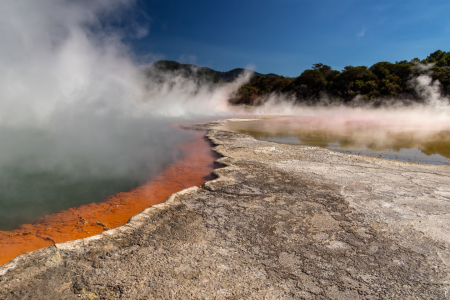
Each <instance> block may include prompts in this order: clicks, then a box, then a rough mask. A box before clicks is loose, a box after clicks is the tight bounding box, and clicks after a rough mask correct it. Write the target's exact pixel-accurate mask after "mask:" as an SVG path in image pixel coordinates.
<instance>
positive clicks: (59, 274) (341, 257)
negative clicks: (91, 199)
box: [0, 122, 450, 299]
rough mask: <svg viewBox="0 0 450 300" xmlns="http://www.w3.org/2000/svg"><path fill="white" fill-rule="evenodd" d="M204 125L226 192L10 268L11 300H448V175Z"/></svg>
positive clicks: (165, 206) (444, 170) (4, 280)
mask: <svg viewBox="0 0 450 300" xmlns="http://www.w3.org/2000/svg"><path fill="white" fill-rule="evenodd" d="M223 123H224V122H213V123H208V124H203V125H198V126H197V128H207V129H208V133H207V137H208V138H209V139H210V140H211V141H212V143H214V145H215V148H214V149H215V151H216V152H218V153H219V154H221V155H222V156H223V157H222V158H220V159H219V160H218V161H219V162H220V163H222V164H224V165H225V166H226V167H224V168H221V169H216V170H215V171H214V173H215V174H216V175H217V176H218V178H217V179H216V180H213V181H208V182H206V183H205V184H204V185H202V186H201V187H192V188H189V189H186V190H183V191H181V192H179V193H176V194H174V195H172V196H171V197H170V198H169V199H168V200H167V201H166V202H165V203H162V204H159V205H156V206H153V207H151V208H149V209H146V210H145V211H144V212H142V213H141V214H139V215H137V216H135V217H133V218H132V219H131V220H130V222H129V223H128V224H126V225H124V226H121V227H118V228H116V229H114V230H109V231H107V232H105V233H102V234H100V235H97V236H94V237H90V238H86V239H83V240H78V241H72V242H66V243H61V244H56V245H54V246H51V247H48V248H45V249H41V250H38V251H35V252H32V253H30V254H25V255H22V256H19V257H18V258H16V259H14V260H13V261H11V262H10V263H8V264H6V265H4V266H2V267H1V268H0V274H1V277H0V298H2V299H32V298H36V299H96V298H99V299H118V298H125V299H188V298H198V299H211V298H216V299H264V298H265V299H380V298H381V299H446V298H449V293H450V287H449V279H450V277H449V271H450V266H449V264H450V255H449V246H450V244H449V242H450V230H449V228H450V226H449V225H450V221H449V220H450V218H449V217H450V216H449V213H448V212H449V211H450V203H449V197H450V167H449V166H447V165H432V164H418V163H411V162H404V161H395V160H387V159H382V158H377V157H369V156H360V155H351V154H346V153H342V152H335V151H330V150H328V149H325V148H321V147H313V146H304V145H285V144H278V143H272V142H268V141H259V140H256V139H254V138H252V137H251V136H249V135H246V134H242V133H236V132H231V131H226V130H218V129H217V128H218V127H219V126H221V125H223Z"/></svg>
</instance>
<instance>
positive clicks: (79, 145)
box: [0, 0, 246, 230]
mask: <svg viewBox="0 0 450 300" xmlns="http://www.w3.org/2000/svg"><path fill="white" fill-rule="evenodd" d="M133 2H134V1H127V0H112V1H110V0H107V1H106V0H100V1H51V0H40V1H34V0H29V1H13V2H2V3H0V10H1V11H2V15H3V17H2V18H1V19H0V45H1V47H0V68H1V72H0V230H8V229H12V228H14V227H16V226H17V225H19V224H22V223H28V222H32V221H34V220H36V219H37V218H38V217H41V216H43V215H45V214H49V213H54V212H57V211H59V210H62V209H66V208H69V207H74V206H78V205H81V204H84V203H89V202H94V201H100V200H102V199H103V198H104V197H105V196H107V195H111V194H114V193H117V192H119V191H125V190H128V189H130V188H132V187H135V186H137V185H139V184H141V183H143V182H145V181H147V180H149V179H150V178H151V177H152V176H154V175H155V174H156V173H157V172H158V171H160V170H161V169H163V168H164V167H165V166H166V165H167V164H168V163H170V162H172V161H174V160H175V159H176V158H177V157H179V155H180V153H178V151H177V150H176V148H175V147H174V145H175V144H177V143H180V142H182V141H183V140H186V139H187V138H188V137H189V134H190V133H187V132H182V131H180V130H174V129H171V127H170V126H169V125H170V124H171V123H173V122H175V121H177V122H180V121H182V120H193V119H196V118H201V117H205V116H214V117H215V116H224V115H226V114H227V107H226V103H227V102H226V99H227V98H228V97H229V94H230V93H231V92H232V91H233V90H235V89H236V86H238V85H239V84H240V83H239V82H236V83H232V84H224V85H220V86H216V87H214V88H212V87H210V86H207V85H204V86H199V85H198V84H194V83H192V82H190V81H189V80H187V79H185V78H182V77H178V76H172V77H168V76H166V75H164V74H161V76H162V77H163V78H164V79H165V80H164V81H163V82H159V83H158V84H156V83H154V82H153V81H152V80H151V79H149V78H147V77H146V75H145V72H144V70H145V69H146V68H148V67H149V64H142V63H138V62H136V60H135V59H134V57H133V55H132V53H131V52H130V50H129V49H128V47H127V46H126V44H124V43H123V42H122V40H123V38H124V37H127V38H130V37H135V38H139V37H141V36H143V35H145V34H146V32H147V29H148V28H147V27H145V26H144V27H143V26H141V25H136V24H122V25H121V26H120V27H114V26H115V25H114V24H117V23H118V22H119V21H120V18H121V14H122V13H132V12H133V10H132V9H133ZM164 76H165V77H164ZM239 80H240V81H241V82H243V81H245V80H246V79H245V78H244V77H243V78H241V79H239ZM239 80H238V81H239Z"/></svg>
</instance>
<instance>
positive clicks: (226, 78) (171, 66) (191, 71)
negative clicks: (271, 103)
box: [152, 60, 278, 83]
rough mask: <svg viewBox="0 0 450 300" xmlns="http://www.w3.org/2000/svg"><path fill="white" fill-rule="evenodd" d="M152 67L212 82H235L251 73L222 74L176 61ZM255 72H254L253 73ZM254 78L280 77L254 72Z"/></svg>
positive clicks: (162, 61) (156, 63) (242, 71)
mask: <svg viewBox="0 0 450 300" xmlns="http://www.w3.org/2000/svg"><path fill="white" fill-rule="evenodd" d="M152 67H153V68H154V69H156V70H160V71H166V72H167V71H168V72H180V73H182V74H183V75H186V76H188V77H191V76H192V77H197V78H203V79H206V80H207V81H212V82H216V83H217V82H231V81H233V80H235V79H236V78H237V77H238V76H239V75H241V74H242V73H244V72H245V71H251V70H248V69H244V68H236V69H233V70H230V71H227V72H220V71H216V70H213V69H210V68H207V67H200V66H196V65H192V64H181V63H179V62H176V61H172V60H159V61H157V62H155V63H154V64H153V65H152ZM251 72H254V71H251ZM254 76H261V77H274V76H278V75H276V74H273V73H269V74H261V73H258V72H254Z"/></svg>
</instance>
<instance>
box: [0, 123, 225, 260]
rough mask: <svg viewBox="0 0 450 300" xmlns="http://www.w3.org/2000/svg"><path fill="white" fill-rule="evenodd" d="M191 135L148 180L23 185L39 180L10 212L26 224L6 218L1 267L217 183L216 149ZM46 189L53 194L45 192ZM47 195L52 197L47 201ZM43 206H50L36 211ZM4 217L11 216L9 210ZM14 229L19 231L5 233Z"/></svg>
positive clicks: (196, 134) (56, 181)
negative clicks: (214, 173)
mask: <svg viewBox="0 0 450 300" xmlns="http://www.w3.org/2000/svg"><path fill="white" fill-rule="evenodd" d="M178 131H180V130H178ZM183 131H185V130H183ZM185 134H186V135H187V136H188V138H186V136H185V139H182V142H180V143H179V144H177V145H175V146H174V147H172V149H170V148H167V149H165V151H166V152H172V154H173V153H178V154H177V155H176V156H173V155H172V159H173V160H172V161H171V162H168V163H165V164H164V166H165V167H164V168H163V169H161V168H160V167H161V166H162V165H161V164H158V165H157V167H158V169H157V170H159V173H157V174H156V175H155V176H152V178H150V179H148V180H147V181H146V182H140V181H138V180H124V179H123V178H115V180H110V181H108V180H100V179H97V180H93V181H92V182H87V181H83V182H81V183H78V182H73V180H71V181H69V182H71V186H70V187H71V188H69V187H67V186H66V185H65V184H64V181H63V180H64V179H61V178H58V177H57V176H56V175H54V176H51V177H48V176H47V177H43V178H41V179H39V178H32V179H31V181H25V182H23V183H18V184H20V185H22V186H26V185H27V184H30V182H33V181H34V182H36V181H37V182H38V183H39V184H38V183H35V184H34V185H33V186H32V187H29V188H28V189H26V190H24V191H20V193H21V194H20V197H23V198H25V199H24V201H23V202H20V203H19V204H14V205H15V208H16V211H13V210H11V211H10V214H12V215H13V216H16V215H20V214H21V213H23V214H25V216H24V217H23V218H21V219H19V220H20V221H23V220H24V222H22V223H20V224H21V225H20V226H19V227H17V228H15V227H14V226H15V225H17V224H18V223H19V222H20V221H17V220H14V218H6V220H13V221H14V222H7V221H5V220H3V225H4V226H3V227H4V228H0V265H2V264H4V263H6V262H8V261H10V260H11V259H13V258H14V257H16V256H17V255H20V254H23V253H26V252H29V251H33V250H37V249H40V248H44V247H47V246H50V245H53V244H55V243H61V242H65V241H70V240H76V239H80V238H85V237H88V236H92V235H95V234H98V233H101V232H103V231H104V230H108V229H113V228H116V227H118V226H121V225H123V224H125V223H126V222H127V221H128V220H129V218H130V217H132V216H134V215H136V214H138V213H140V212H142V211H143V210H144V209H145V208H147V207H149V206H151V205H155V204H158V203H161V202H164V201H165V200H167V198H168V197H169V196H170V195H171V194H173V193H176V192H178V191H180V190H183V189H185V188H188V187H191V186H200V185H202V184H203V183H204V182H205V181H206V180H209V179H211V176H210V175H209V174H210V173H211V171H212V170H213V169H214V160H215V159H217V156H216V154H215V153H214V152H213V151H212V150H211V147H210V145H209V142H208V141H206V140H205V139H204V137H203V136H204V132H193V131H185ZM153 153H154V151H153ZM166 158H167V156H166ZM155 167H156V166H155ZM90 179H92V178H90ZM10 180H11V179H10ZM122 180H123V182H121V181H122ZM61 181H62V182H61ZM52 184H54V186H53V187H51V185H52ZM138 185H139V186H138ZM3 188H5V184H4V185H3ZM46 188H47V189H48V190H45V189H46ZM40 189H44V190H43V191H42V190H40ZM77 189H79V190H81V191H77ZM26 192H29V194H27V193H26ZM4 193H5V194H7V193H6V192H4ZM33 193H38V195H39V198H37V199H41V202H38V203H34V202H33V200H34V198H33ZM113 194H114V195H113ZM46 195H47V196H48V198H45V196H46ZM83 196H84V197H83ZM107 196H108V197H107ZM78 197H79V198H78ZM6 200H8V199H1V201H0V203H2V205H3V207H5V203H8V202H7V201H6ZM9 200H10V202H12V201H11V200H15V199H9ZM60 202H62V203H60ZM86 202H87V203H88V204H86ZM27 203H28V204H27ZM82 204H84V205H82ZM21 205H23V206H24V207H21ZM39 205H44V206H45V207H44V208H42V209H33V208H36V207H38V206H39ZM10 206H12V205H10ZM27 206H30V207H31V208H30V207H27ZM48 207H50V209H53V210H56V211H53V212H54V213H53V214H48V215H46V214H45V212H48V211H51V210H49V208H48ZM60 208H62V209H64V210H61V209H60ZM7 209H10V208H8V207H7ZM33 210H35V211H34V213H33ZM1 213H2V215H5V216H6V215H7V214H8V210H4V211H2V212H1ZM31 221H32V224H30V223H31ZM11 227H14V228H15V229H13V230H5V228H11ZM2 230H3V231H2Z"/></svg>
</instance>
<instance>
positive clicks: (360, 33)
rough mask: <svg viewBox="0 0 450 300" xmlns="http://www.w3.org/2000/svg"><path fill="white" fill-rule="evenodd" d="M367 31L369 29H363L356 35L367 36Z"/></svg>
mask: <svg viewBox="0 0 450 300" xmlns="http://www.w3.org/2000/svg"><path fill="white" fill-rule="evenodd" d="M366 31H367V29H366V28H363V29H361V30H360V31H359V32H358V33H357V34H356V36H357V37H363V36H364V35H365V34H366Z"/></svg>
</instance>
